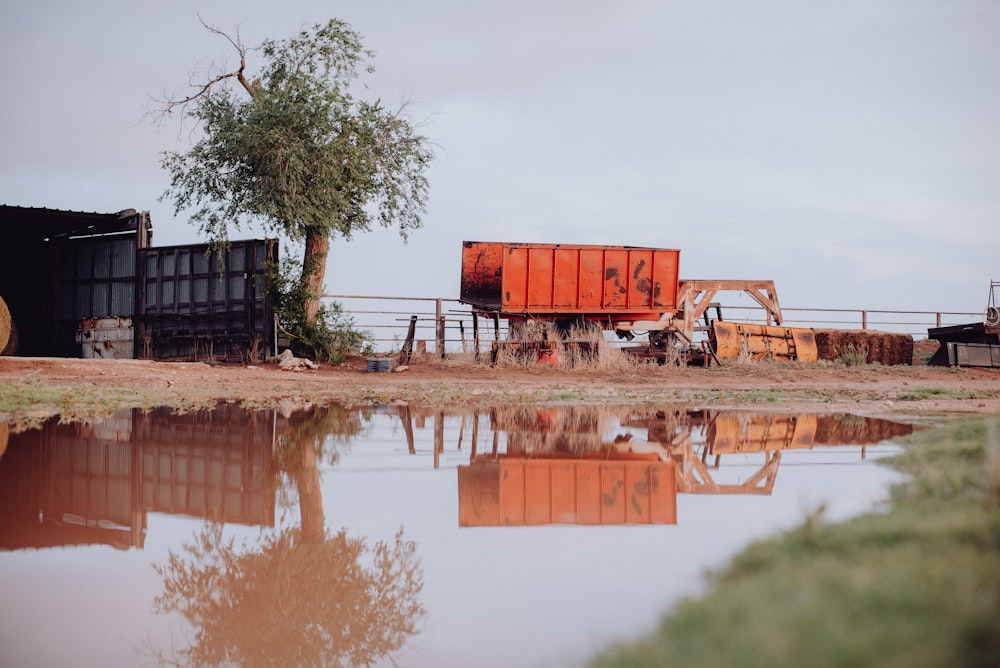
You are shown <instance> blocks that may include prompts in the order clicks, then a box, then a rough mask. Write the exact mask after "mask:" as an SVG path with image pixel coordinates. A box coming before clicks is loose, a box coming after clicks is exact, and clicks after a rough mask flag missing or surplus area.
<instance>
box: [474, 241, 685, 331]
mask: <svg viewBox="0 0 1000 668" xmlns="http://www.w3.org/2000/svg"><path fill="white" fill-rule="evenodd" d="M679 261H680V251H678V250H673V249H659V248H641V247H633V246H594V245H567V244H523V243H500V242H476V241H466V242H464V243H463V247H462V285H461V297H460V298H461V301H462V302H463V303H466V304H470V305H472V306H474V307H476V308H479V309H483V310H487V311H494V312H498V313H500V314H501V315H510V316H519V315H525V314H532V315H539V316H547V317H552V318H558V317H560V316H565V317H573V316H585V317H592V318H594V319H601V320H604V319H608V320H610V321H614V320H615V319H616V318H618V317H621V318H622V319H625V318H627V319H638V318H653V319H656V318H659V316H660V315H661V314H662V313H664V312H672V311H673V310H675V309H676V307H677V288H678V270H679Z"/></svg>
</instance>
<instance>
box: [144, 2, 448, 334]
mask: <svg viewBox="0 0 1000 668" xmlns="http://www.w3.org/2000/svg"><path fill="white" fill-rule="evenodd" d="M214 32H218V31H214ZM220 34H221V33H220ZM229 41H230V43H231V44H233V46H234V47H235V48H236V49H237V50H238V52H239V55H240V59H241V66H240V69H239V70H237V71H235V72H229V73H224V74H220V75H218V76H216V77H215V78H213V79H211V80H210V81H209V82H207V83H206V84H205V85H204V86H203V87H202V88H201V89H200V90H199V91H198V92H196V93H195V94H194V95H192V96H191V97H189V98H186V99H184V100H174V101H170V102H168V104H167V109H166V110H167V111H169V110H170V109H173V108H183V109H184V111H185V115H186V116H187V118H189V119H190V120H192V121H193V122H194V123H195V124H196V125H197V126H198V127H199V128H200V130H201V138H200V139H199V140H198V141H197V142H196V143H195V144H194V146H192V147H191V148H190V149H189V150H188V151H186V152H167V153H165V154H164V156H163V158H162V161H161V166H162V167H163V168H164V169H165V170H166V171H167V172H168V173H169V174H170V186H169V188H168V189H167V190H166V191H165V192H164V194H163V196H162V198H161V199H169V200H171V201H172V202H173V205H174V209H175V212H176V213H177V214H178V215H179V214H181V213H182V212H183V211H190V218H191V222H192V223H194V224H196V225H198V226H199V228H200V230H201V231H202V232H203V233H204V234H205V235H206V236H207V237H208V238H209V239H210V240H211V241H212V242H213V243H214V244H216V245H225V244H226V243H227V242H228V239H229V235H230V231H231V230H233V229H239V228H240V227H241V226H242V225H244V224H248V223H251V222H256V223H259V224H261V225H262V226H263V227H264V228H265V229H266V230H267V231H268V232H269V233H271V234H275V235H277V236H281V237H284V238H285V239H287V240H289V241H293V242H303V241H304V242H305V248H304V250H303V257H304V258H307V259H308V258H312V257H317V258H318V260H319V261H318V262H316V263H311V262H308V261H307V260H306V261H303V264H302V266H301V269H302V271H303V273H302V276H301V277H300V282H301V283H302V284H303V285H312V286H314V287H313V288H312V292H321V291H322V286H323V275H324V273H325V261H326V254H327V248H328V243H329V241H330V240H331V239H333V238H334V237H336V236H338V235H339V236H341V237H343V238H345V239H350V238H351V237H352V236H353V235H354V234H356V233H359V232H366V231H369V230H370V229H371V228H372V226H373V225H374V224H378V225H381V226H383V227H395V228H396V229H397V230H398V232H399V234H400V235H401V236H402V237H403V238H404V239H406V238H407V236H408V234H409V232H410V231H412V230H414V229H417V228H419V227H420V226H421V224H422V221H421V216H422V214H423V212H424V210H425V208H426V198H427V191H428V182H427V178H426V176H425V170H426V169H427V167H428V166H429V164H430V161H431V158H432V152H431V150H430V148H429V143H428V140H427V139H426V138H425V137H423V136H422V135H420V134H418V133H417V130H416V127H415V126H414V125H413V124H412V123H410V122H409V121H408V120H407V119H405V118H404V117H403V116H402V115H401V111H402V110H400V111H396V112H390V111H388V110H387V109H386V108H385V107H383V106H382V103H381V102H380V101H379V100H375V101H365V100H358V99H355V97H354V95H353V93H352V85H355V80H356V79H357V78H358V76H359V72H360V71H362V70H363V71H365V72H371V71H372V69H373V68H372V67H371V65H370V63H369V61H370V59H371V58H372V56H373V54H372V53H371V52H370V51H367V50H365V49H364V48H363V47H362V44H361V37H360V35H359V34H358V33H356V32H355V31H353V30H352V29H351V28H350V27H349V26H348V25H347V24H346V23H344V22H342V21H338V20H336V19H331V20H330V21H329V22H327V23H326V24H325V25H324V24H316V25H314V26H313V27H312V30H311V31H302V32H301V33H299V34H298V35H297V36H296V37H293V38H290V39H286V40H281V41H278V40H267V41H265V42H264V43H263V44H262V45H261V46H260V47H259V48H258V49H257V50H249V49H247V48H246V47H244V46H243V45H242V44H240V43H239V42H238V41H234V40H232V39H230V40H229ZM254 53H259V54H260V55H261V56H262V58H263V63H262V65H261V67H260V72H259V76H257V77H256V78H254V79H252V80H250V79H249V78H248V77H247V75H246V74H245V71H244V70H245V67H246V61H247V56H248V54H254ZM233 82H238V83H239V84H240V86H241V88H240V87H236V86H233V85H232V84H233ZM297 297H299V298H302V299H304V300H305V301H306V302H308V303H309V306H310V307H311V308H307V309H306V311H305V313H306V315H307V316H308V317H306V318H305V319H304V320H303V322H306V321H308V322H309V323H310V324H311V325H314V327H310V328H308V329H307V330H303V331H302V332H301V335H300V337H301V338H302V339H304V340H305V341H306V343H305V345H306V347H307V348H308V349H313V350H336V349H338V348H342V347H343V342H340V341H337V340H335V339H331V338H330V336H329V334H330V332H331V331H333V332H336V331H338V327H337V321H338V318H339V317H340V314H339V313H337V312H336V309H327V310H326V312H324V313H322V314H319V316H318V317H317V320H319V322H317V321H316V320H314V319H313V313H314V308H315V307H316V305H317V303H318V299H319V296H318V295H316V294H311V293H310V291H307V290H304V291H303V292H302V293H300V294H298V295H297ZM331 310H332V311H333V312H331ZM324 319H325V321H324Z"/></svg>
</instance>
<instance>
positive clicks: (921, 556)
mask: <svg viewBox="0 0 1000 668" xmlns="http://www.w3.org/2000/svg"><path fill="white" fill-rule="evenodd" d="M998 441H1000V418H998V417H997V416H992V417H988V418H977V419H973V420H967V421H961V422H956V423H953V424H948V425H945V426H942V427H938V428H936V429H932V430H926V431H921V432H918V433H917V434H915V435H913V436H912V437H909V438H908V439H907V441H906V442H907V443H908V447H907V449H906V451H905V453H904V454H902V455H900V456H898V457H896V458H894V459H893V460H891V465H892V466H894V467H896V468H898V469H899V470H900V471H902V472H904V473H906V474H908V480H907V481H906V482H905V483H901V484H899V485H897V486H895V487H894V488H893V490H892V495H891V504H890V508H889V510H888V512H884V513H879V514H870V515H866V516H863V517H859V518H856V519H854V520H852V521H849V522H846V523H842V524H836V525H829V524H825V523H824V522H822V516H821V512H817V514H816V515H815V516H814V517H811V518H809V519H808V520H807V521H806V522H805V523H804V524H803V525H802V526H801V527H799V528H797V529H796V530H794V531H791V532H789V533H787V534H785V535H783V536H780V537H778V538H775V539H773V540H769V541H765V542H761V543H757V544H755V545H753V546H751V547H750V548H748V549H747V550H746V551H744V552H743V553H742V554H740V555H739V556H737V557H736V558H735V559H733V561H732V562H731V563H730V565H729V566H728V567H727V568H726V569H724V570H723V571H721V572H718V573H715V574H712V575H711V576H710V580H711V584H710V589H709V592H708V593H707V594H706V595H705V596H704V597H703V598H700V599H698V600H690V601H685V602H683V603H681V604H680V605H679V606H678V607H677V609H676V610H674V611H673V612H672V613H671V614H670V615H669V616H667V617H665V618H664V620H663V621H662V622H661V624H660V626H659V629H658V630H657V631H656V632H655V633H654V634H653V635H652V636H650V637H648V638H646V639H644V640H642V641H641V642H639V643H637V644H633V645H622V646H618V647H614V648H610V649H609V650H607V651H606V652H605V653H603V654H601V655H600V656H598V657H597V658H595V660H594V661H593V663H592V664H591V665H592V666H593V667H594V668H597V667H601V668H612V667H615V668H625V667H632V668H641V667H646V666H684V667H685V668H697V667H700V666H706V667H707V666H712V667H715V666H740V667H741V668H752V667H754V666H761V667H764V666H767V667H769V668H772V667H782V666H811V667H812V666H845V667H847V666H889V667H894V666H899V667H906V668H921V667H925V666H927V667H930V666H983V667H986V666H991V667H995V666H1000V508H998V505H997V485H998V484H1000V442H998Z"/></svg>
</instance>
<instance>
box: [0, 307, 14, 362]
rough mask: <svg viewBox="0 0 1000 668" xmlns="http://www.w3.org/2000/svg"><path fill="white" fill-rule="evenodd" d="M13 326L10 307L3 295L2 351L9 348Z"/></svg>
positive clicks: (0, 339) (0, 345) (1, 313)
mask: <svg viewBox="0 0 1000 668" xmlns="http://www.w3.org/2000/svg"><path fill="white" fill-rule="evenodd" d="M12 326H13V323H12V321H11V319H10V309H8V308H7V302H5V301H4V300H3V297H0V351H3V350H5V349H6V348H7V342H8V341H10V332H11V328H12Z"/></svg>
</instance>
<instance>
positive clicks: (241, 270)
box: [138, 240, 277, 359]
mask: <svg viewBox="0 0 1000 668" xmlns="http://www.w3.org/2000/svg"><path fill="white" fill-rule="evenodd" d="M207 248H208V247H207V246H189V247H174V248H151V249H145V250H143V251H141V253H142V254H144V255H145V256H146V260H145V261H144V262H143V263H142V266H144V267H145V268H146V273H145V274H144V275H143V276H142V277H141V279H140V280H141V281H142V282H143V283H144V284H145V287H144V289H143V290H142V294H143V295H144V296H145V299H144V301H143V303H142V304H140V308H139V311H140V313H139V314H138V318H139V320H140V329H141V335H140V336H141V338H142V340H143V341H148V342H149V346H148V350H147V351H146V353H145V354H146V355H148V356H151V357H154V358H161V359H162V358H194V359H197V358H202V357H214V358H220V359H228V358H234V359H242V358H243V356H245V355H246V354H247V353H248V352H249V351H250V350H252V349H255V348H256V349H259V348H263V349H264V350H270V348H271V346H273V342H274V333H273V328H272V327H271V318H270V314H271V313H272V307H271V300H270V297H269V295H267V293H266V291H265V290H264V286H265V285H266V281H265V278H264V276H263V272H264V271H265V267H266V265H267V259H268V257H269V254H273V255H274V256H275V259H276V258H277V242H274V241H260V240H256V241H243V242H233V243H232V244H231V246H230V248H229V250H228V251H225V252H221V253H220V251H212V252H211V253H208V252H207ZM269 249H271V250H269ZM154 257H155V258H158V261H156V262H154V261H152V259H151V258H154ZM220 258H221V260H222V261H221V262H220ZM249 267H259V270H257V271H248V268H249Z"/></svg>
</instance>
